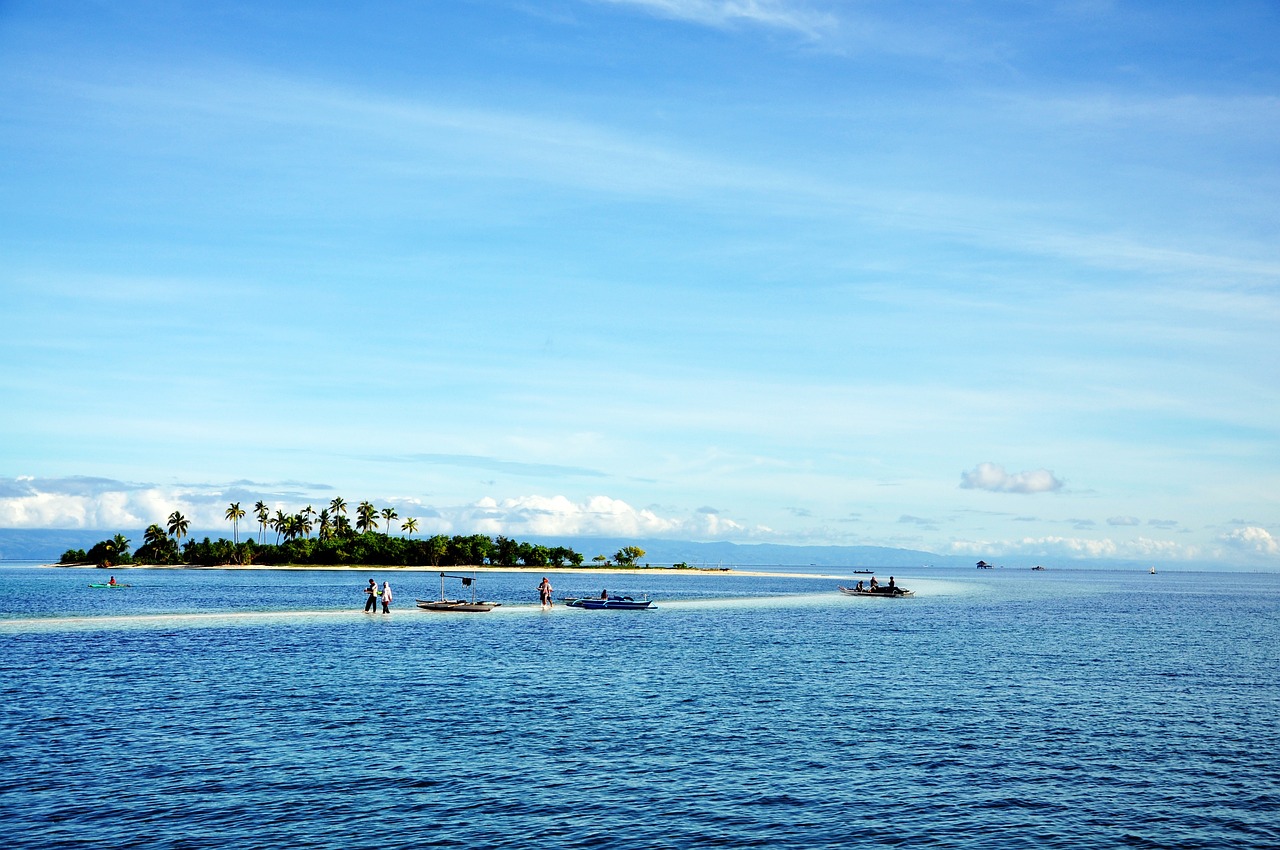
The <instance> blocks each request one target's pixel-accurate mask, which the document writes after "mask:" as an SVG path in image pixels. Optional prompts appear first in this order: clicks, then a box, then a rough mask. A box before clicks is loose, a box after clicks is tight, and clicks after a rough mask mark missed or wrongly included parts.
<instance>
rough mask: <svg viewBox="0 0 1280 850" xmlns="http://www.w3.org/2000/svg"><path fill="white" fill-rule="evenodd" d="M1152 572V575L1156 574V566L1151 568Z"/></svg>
mask: <svg viewBox="0 0 1280 850" xmlns="http://www.w3.org/2000/svg"><path fill="white" fill-rule="evenodd" d="M1151 574H1152V575H1155V574H1156V568H1155V567H1152V568H1151Z"/></svg>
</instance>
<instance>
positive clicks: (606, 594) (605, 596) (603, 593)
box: [600, 590, 609, 599]
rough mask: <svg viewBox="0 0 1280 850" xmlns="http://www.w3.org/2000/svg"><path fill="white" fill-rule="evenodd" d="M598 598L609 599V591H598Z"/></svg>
mask: <svg viewBox="0 0 1280 850" xmlns="http://www.w3.org/2000/svg"><path fill="white" fill-rule="evenodd" d="M600 598H601V599H608V598H609V591H607V590H602V591H600Z"/></svg>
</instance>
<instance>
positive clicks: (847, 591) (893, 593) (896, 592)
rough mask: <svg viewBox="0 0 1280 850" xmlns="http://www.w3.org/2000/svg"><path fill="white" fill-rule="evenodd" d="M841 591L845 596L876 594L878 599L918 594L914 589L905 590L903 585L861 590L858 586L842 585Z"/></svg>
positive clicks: (899, 597)
mask: <svg viewBox="0 0 1280 850" xmlns="http://www.w3.org/2000/svg"><path fill="white" fill-rule="evenodd" d="M840 592H841V593H843V594H844V595H845V596H874V597H875V598H877V599H902V598H904V597H907V596H915V595H916V593H915V591H914V590H903V589H902V588H901V587H895V588H893V589H892V590H890V589H889V588H887V587H880V588H876V589H875V590H865V589H864V590H859V589H858V588H856V587H844V586H843V585H841V586H840Z"/></svg>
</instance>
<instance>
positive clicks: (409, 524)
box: [400, 517, 418, 537]
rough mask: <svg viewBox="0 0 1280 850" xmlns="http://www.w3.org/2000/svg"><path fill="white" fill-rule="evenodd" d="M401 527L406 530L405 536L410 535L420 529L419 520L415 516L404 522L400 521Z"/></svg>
mask: <svg viewBox="0 0 1280 850" xmlns="http://www.w3.org/2000/svg"><path fill="white" fill-rule="evenodd" d="M400 529H401V530H402V531H404V533H405V536H406V537H408V536H410V535H412V534H413V533H414V532H415V531H417V530H418V521H417V520H416V519H414V518H413V517H409V518H408V519H406V520H405V521H404V522H402V523H400Z"/></svg>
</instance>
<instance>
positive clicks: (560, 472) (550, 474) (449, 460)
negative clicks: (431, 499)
mask: <svg viewBox="0 0 1280 850" xmlns="http://www.w3.org/2000/svg"><path fill="white" fill-rule="evenodd" d="M376 459H377V460H387V459H390V460H396V461H403V462H409V463H422V464H428V465H439V466H456V467H463V468H467V469H481V470H484V471H486V472H502V473H506V474H508V475H521V476H529V477H536V478H566V477H573V478H604V477H605V473H603V472H601V471H600V470H598V469H588V468H586V467H582V466H565V465H562V464H555V463H529V462H522V461H514V460H502V459H500V458H495V457H485V456H484V455H463V454H428V453H420V454H410V455H401V456H397V457H393V458H376Z"/></svg>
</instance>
